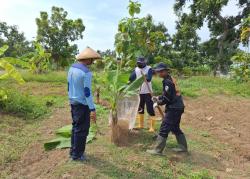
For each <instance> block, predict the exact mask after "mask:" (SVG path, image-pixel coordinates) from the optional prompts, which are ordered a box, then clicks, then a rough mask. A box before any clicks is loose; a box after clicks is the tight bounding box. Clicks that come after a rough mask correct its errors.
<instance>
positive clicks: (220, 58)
mask: <svg viewBox="0 0 250 179" xmlns="http://www.w3.org/2000/svg"><path fill="white" fill-rule="evenodd" d="M186 2H187V0H176V4H175V6H174V9H175V12H176V13H177V14H178V15H179V16H181V15H182V7H183V6H184V5H185V4H186ZM228 2H229V0H218V1H217V0H216V1H215V0H193V1H191V5H190V9H191V13H190V15H191V16H192V24H190V25H193V24H195V25H196V27H197V28H200V27H202V26H203V23H204V21H207V22H208V28H209V30H210V32H211V38H213V39H216V40H217V50H216V58H215V59H214V60H216V61H217V62H216V63H215V64H216V65H215V68H214V70H217V69H220V70H222V71H227V70H228V68H229V64H230V58H228V56H225V52H227V51H228V50H230V51H233V50H236V48H237V47H238V45H239V42H240V39H239V29H238V28H237V26H238V25H239V24H240V23H241V19H242V18H245V17H246V16H247V15H248V14H249V13H250V2H249V1H248V0H239V1H238V6H239V7H241V9H242V10H240V11H239V13H238V15H236V16H224V17H223V16H222V14H221V11H222V8H223V7H225V6H226V5H227V4H228Z"/></svg>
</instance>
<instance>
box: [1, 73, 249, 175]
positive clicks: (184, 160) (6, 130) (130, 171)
mask: <svg viewBox="0 0 250 179" xmlns="http://www.w3.org/2000/svg"><path fill="white" fill-rule="evenodd" d="M23 75H24V79H25V81H26V84H24V85H21V86H20V85H17V84H16V83H14V82H13V81H7V82H1V83H0V87H6V86H8V90H9V91H10V92H9V94H10V95H9V99H8V100H9V101H8V102H7V105H6V104H4V105H3V104H2V106H3V107H2V108H1V113H0V117H1V120H0V138H1V139H0V153H1V155H0V173H1V174H0V178H6V177H7V176H9V175H10V174H11V173H13V171H12V166H15V165H16V164H15V163H16V162H17V161H19V160H20V161H22V160H24V159H23V153H27V151H28V152H29V151H30V150H32V146H33V143H38V147H40V148H39V150H41V148H42V145H43V143H44V142H46V141H47V140H49V139H51V138H53V131H51V130H54V128H57V127H61V126H63V125H65V124H68V123H70V112H69V109H68V105H67V84H66V72H53V73H49V74H42V75H33V74H30V73H27V72H24V73H23ZM178 82H179V86H180V88H181V91H182V93H183V95H184V96H187V97H192V98H198V97H199V96H208V97H210V96H214V95H225V96H230V97H234V96H237V97H249V96H250V91H249V89H250V84H249V83H246V84H237V83H235V82H233V81H230V80H226V79H220V78H214V77H191V78H187V79H181V80H179V81H178ZM154 89H155V91H156V92H157V93H160V90H161V81H160V80H159V79H156V80H154ZM106 95H108V92H107V91H105V90H104V91H102V93H101V97H103V98H105V96H106ZM55 111H57V112H56V114H55ZM97 112H98V125H99V127H100V128H101V133H102V134H101V135H98V138H97V140H95V141H94V142H93V143H92V144H90V145H88V147H87V151H88V156H89V160H88V161H87V163H86V165H84V166H85V167H83V165H81V164H77V163H74V162H70V161H69V160H68V159H67V158H68V157H67V154H68V152H67V151H66V152H65V151H64V150H61V151H56V153H55V152H47V153H44V151H42V150H41V158H42V159H41V163H39V161H38V164H36V165H37V166H36V167H37V168H32V170H37V173H39V171H40V170H41V169H40V168H42V169H43V170H46V167H47V170H48V173H46V174H44V173H42V171H41V173H39V175H41V176H44V178H67V177H68V178H74V177H77V176H78V175H77V174H78V173H79V171H80V172H81V174H84V176H85V177H83V178H157V179H158V178H170V179H172V178H179V179H184V178H185V179H186V178H188V179H210V178H214V177H213V176H216V174H217V173H218V172H219V171H218V168H219V164H218V162H216V160H215V159H214V158H213V156H214V153H223V151H224V150H225V149H226V147H227V146H226V145H224V144H222V143H221V142H220V141H218V140H217V139H216V138H213V137H212V136H211V135H210V133H209V132H208V131H206V130H197V129H195V128H193V126H187V125H184V126H183V127H184V131H186V133H187V136H188V139H189V140H188V143H189V146H190V150H191V151H193V153H192V155H182V156H181V159H180V158H179V157H178V156H176V154H174V153H173V152H171V151H170V150H167V151H166V153H165V155H164V157H151V156H150V155H148V154H145V150H146V149H147V148H149V147H150V146H151V144H152V143H153V140H152V134H149V133H148V132H147V131H146V130H144V131H141V132H139V133H134V134H133V136H131V138H132V139H131V141H130V145H128V146H127V147H116V146H114V145H113V144H112V143H110V142H109V141H110V139H109V130H110V129H109V127H108V109H106V108H104V107H101V106H100V107H99V108H98V111H97ZM65 114H67V116H65ZM51 115H52V117H50V116H51ZM25 119H26V120H25ZM34 119H36V120H34ZM63 119H64V120H63ZM65 121H66V122H65ZM158 125H159V124H158ZM47 130H48V131H47ZM44 131H46V132H44ZM30 146H31V147H30ZM175 146H176V141H175V139H174V137H173V136H172V135H171V136H170V140H169V141H168V148H172V147H175ZM39 150H38V153H37V154H36V155H38V156H39ZM57 153H58V156H59V158H55V157H56V156H57ZM30 157H32V154H30ZM45 158H46V159H47V158H52V161H53V158H54V160H59V161H56V162H57V163H53V162H55V161H53V162H52V161H50V162H52V163H51V164H50V163H48V164H47V165H48V166H45V165H43V163H46V161H47V160H46V159H45ZM60 160H62V161H60ZM25 161H26V160H25ZM42 162H43V163H42ZM39 164H40V165H41V166H39ZM29 165H30V166H32V163H31V164H29ZM54 165H55V166H54ZM50 166H51V167H52V168H53V169H50ZM23 167H24V168H25V167H26V168H27V170H28V169H29V170H31V169H30V168H28V167H29V166H28V165H27V166H23ZM14 174H18V172H17V171H15V172H14ZM37 175H38V174H37ZM34 176H35V175H34Z"/></svg>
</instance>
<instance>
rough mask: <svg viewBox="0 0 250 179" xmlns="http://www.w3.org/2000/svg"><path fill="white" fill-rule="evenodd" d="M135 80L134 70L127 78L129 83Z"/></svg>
mask: <svg viewBox="0 0 250 179" xmlns="http://www.w3.org/2000/svg"><path fill="white" fill-rule="evenodd" d="M135 80H136V73H135V70H134V71H133V72H132V73H131V74H130V77H129V82H130V83H131V82H133V81H135Z"/></svg>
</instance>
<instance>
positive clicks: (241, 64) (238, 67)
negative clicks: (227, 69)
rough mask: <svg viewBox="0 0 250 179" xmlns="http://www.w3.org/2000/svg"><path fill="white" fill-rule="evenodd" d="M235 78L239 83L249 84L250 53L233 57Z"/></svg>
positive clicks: (241, 53)
mask: <svg viewBox="0 0 250 179" xmlns="http://www.w3.org/2000/svg"><path fill="white" fill-rule="evenodd" d="M232 61H233V62H234V64H233V66H232V71H233V77H234V79H235V80H236V81H237V82H247V81H249V79H250V53H246V52H243V51H240V52H238V53H237V54H236V55H235V56H233V57H232Z"/></svg>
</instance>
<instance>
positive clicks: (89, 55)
mask: <svg viewBox="0 0 250 179" xmlns="http://www.w3.org/2000/svg"><path fill="white" fill-rule="evenodd" d="M76 59H77V60H86V59H93V60H95V59H101V55H100V54H98V53H97V52H96V51H94V50H93V49H92V48H90V47H87V48H85V49H84V50H83V51H82V52H81V53H80V54H79V55H77V57H76Z"/></svg>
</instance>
